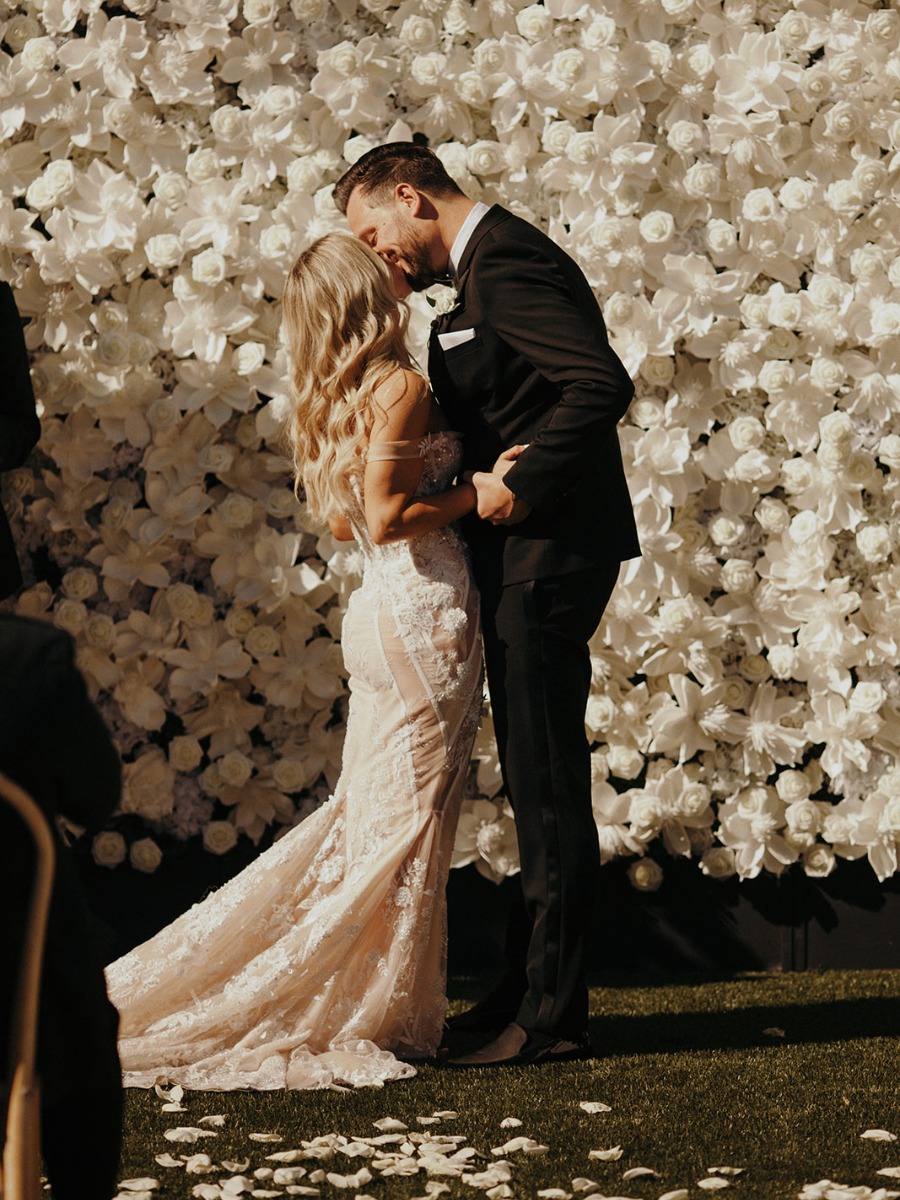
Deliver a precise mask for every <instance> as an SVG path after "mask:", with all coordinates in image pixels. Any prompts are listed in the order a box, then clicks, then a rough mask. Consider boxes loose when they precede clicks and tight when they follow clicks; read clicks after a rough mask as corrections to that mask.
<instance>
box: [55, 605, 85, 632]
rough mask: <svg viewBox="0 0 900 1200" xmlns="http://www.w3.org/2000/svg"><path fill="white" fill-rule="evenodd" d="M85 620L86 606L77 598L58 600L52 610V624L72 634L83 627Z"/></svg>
mask: <svg viewBox="0 0 900 1200" xmlns="http://www.w3.org/2000/svg"><path fill="white" fill-rule="evenodd" d="M86 621H87V608H85V606H84V605H83V604H81V603H80V602H79V601H78V600H68V599H66V600H60V602H59V604H57V606H56V608H55V609H54V610H53V624H54V625H56V627H57V628H58V629H65V630H66V632H67V633H71V634H72V635H73V636H74V635H75V634H76V633H78V631H79V630H80V629H83V628H84V624H85V622H86Z"/></svg>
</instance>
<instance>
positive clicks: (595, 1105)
mask: <svg viewBox="0 0 900 1200" xmlns="http://www.w3.org/2000/svg"><path fill="white" fill-rule="evenodd" d="M578 1107H579V1108H583V1109H584V1111H585V1112H586V1113H605V1112H612V1109H611V1108H610V1107H609V1105H608V1104H604V1103H603V1101H602V1100H582V1101H581V1102H580V1103H579V1105H578Z"/></svg>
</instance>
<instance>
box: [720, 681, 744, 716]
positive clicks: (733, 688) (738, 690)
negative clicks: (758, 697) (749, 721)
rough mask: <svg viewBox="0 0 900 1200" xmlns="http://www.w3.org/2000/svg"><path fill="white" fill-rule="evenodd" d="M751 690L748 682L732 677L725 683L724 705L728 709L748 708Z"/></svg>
mask: <svg viewBox="0 0 900 1200" xmlns="http://www.w3.org/2000/svg"><path fill="white" fill-rule="evenodd" d="M749 690H750V689H749V687H748V685H747V682H746V680H744V679H738V678H737V676H736V675H730V676H729V677H728V678H727V679H726V680H725V681H724V691H723V692H722V703H723V704H725V705H726V706H727V707H728V708H746V706H747V696H748V693H749Z"/></svg>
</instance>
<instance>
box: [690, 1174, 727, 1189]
mask: <svg viewBox="0 0 900 1200" xmlns="http://www.w3.org/2000/svg"><path fill="white" fill-rule="evenodd" d="M697 1187H699V1188H703V1189H704V1191H707V1192H715V1191H717V1190H718V1189H720V1188H727V1187H731V1184H730V1183H729V1182H728V1180H727V1179H723V1178H722V1176H721V1175H710V1176H709V1177H708V1178H706V1179H698V1180H697Z"/></svg>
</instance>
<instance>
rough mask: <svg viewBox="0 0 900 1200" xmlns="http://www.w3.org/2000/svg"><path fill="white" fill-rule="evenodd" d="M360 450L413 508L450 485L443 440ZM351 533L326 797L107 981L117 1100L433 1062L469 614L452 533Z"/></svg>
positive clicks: (473, 670)
mask: <svg viewBox="0 0 900 1200" xmlns="http://www.w3.org/2000/svg"><path fill="white" fill-rule="evenodd" d="M376 449H377V452H378V457H379V458H382V459H384V458H404V457H409V456H412V455H421V456H422V458H423V480H422V485H421V487H420V491H421V492H423V493H424V492H437V491H440V490H442V489H444V488H446V487H447V485H448V483H449V481H450V480H451V479H452V478H453V476H454V475H455V473H456V472H457V470H458V469H459V462H460V452H459V441H458V437H457V435H455V434H451V433H446V432H441V433H434V434H427V435H426V436H425V437H424V438H421V439H417V440H416V441H414V442H402V443H390V444H387V445H379V446H378V447H377V448H376V447H373V448H372V451H371V452H370V458H374V457H375V452H376ZM358 501H359V497H358ZM360 503H361V502H360ZM351 524H352V525H353V526H354V530H355V531H356V533H357V536H358V540H359V544H360V547H361V549H362V553H363V555H364V564H365V565H364V572H363V582H362V585H361V586H360V587H359V588H358V590H357V591H356V592H354V594H353V595H352V596H351V599H350V603H349V606H348V609H347V613H346V616H345V619H344V624H343V632H342V642H343V652H344V659H345V663H346V666H347V669H348V671H349V675H350V708H349V715H348V720H347V734H346V741H345V744H344V754H343V762H342V769H341V775H340V779H339V781H338V784H337V787H336V789H335V794H334V796H333V797H332V798H331V799H330V800H329V801H328V803H327V804H325V805H324V806H323V807H322V808H320V809H319V810H318V811H317V812H315V813H313V814H312V815H311V816H309V817H308V818H307V819H306V820H305V821H303V823H302V824H300V825H298V826H297V827H296V828H295V829H293V830H291V831H290V832H289V833H288V834H286V835H285V836H284V837H282V838H281V839H280V840H279V841H277V842H276V843H275V844H274V845H273V846H272V847H271V848H270V849H269V850H267V851H266V852H265V853H264V854H262V855H261V856H260V857H259V858H258V859H257V860H256V861H254V862H253V863H251V865H250V866H248V867H247V868H246V869H245V870H244V871H242V872H241V874H240V875H238V876H237V877H236V878H234V879H233V880H231V881H230V882H229V883H228V884H226V885H225V886H224V887H223V888H221V889H220V890H219V891H217V892H215V893H214V894H212V895H211V896H209V897H208V898H207V899H206V900H204V901H202V902H201V903H200V904H197V905H195V906H194V907H193V908H192V909H190V910H189V911H188V912H187V913H185V914H184V915H183V916H181V917H179V918H178V919H177V920H176V921H175V922H173V924H171V925H169V926H168V927H167V928H166V929H164V930H162V931H161V932H160V933H158V934H157V935H156V936H155V937H153V938H152V939H151V940H150V941H148V942H145V943H144V944H143V945H142V946H139V947H138V948H137V949H135V950H133V951H132V952H131V953H129V954H127V955H125V957H123V958H121V959H119V960H118V961H117V962H115V963H113V964H112V965H111V966H110V967H109V968H108V969H107V982H108V986H109V992H110V998H111V1000H112V1001H113V1003H114V1004H115V1006H116V1007H117V1008H118V1010H119V1013H120V1016H121V1028H120V1046H119V1048H120V1054H121V1057H122V1065H123V1070H124V1077H125V1084H126V1086H131V1087H135V1086H136V1087H149V1086H152V1085H153V1084H154V1083H155V1082H158V1081H161V1080H167V1081H171V1082H176V1083H181V1084H183V1085H184V1086H185V1087H187V1088H193V1089H215V1090H231V1089H235V1088H263V1089H269V1088H314V1087H325V1086H328V1085H330V1084H331V1083H333V1082H337V1081H340V1082H343V1083H350V1084H353V1085H356V1086H364V1085H366V1084H371V1083H375V1082H378V1081H382V1080H388V1079H398V1078H403V1077H406V1076H410V1075H414V1074H415V1068H414V1067H413V1066H412V1065H411V1064H410V1063H409V1062H406V1061H403V1060H404V1059H406V1058H410V1057H420V1056H427V1055H430V1054H432V1053H433V1052H434V1051H435V1050H436V1049H437V1046H438V1043H439V1041H440V1037H441V1031H442V1025H443V1019H444V1013H445V1008H446V1001H445V959H446V929H445V926H446V903H445V895H444V888H445V884H446V879H447V871H448V868H449V863H450V853H451V849H452V846H453V839H454V833H455V828H456V822H457V816H458V810H459V804H460V799H461V795H462V790H463V784H464V780H465V775H466V770H467V766H468V762H469V755H470V751H471V746H472V741H473V738H474V735H475V730H476V727H477V724H478V717H479V709H480V700H481V645H480V637H479V632H478V596H477V592H476V591H475V589H474V586H473V584H472V582H471V577H470V574H469V568H468V564H467V561H466V558H465V554H464V551H463V549H462V544H461V541H460V539H459V536H458V535H457V533H456V531H455V530H454V529H452V528H447V529H442V530H439V531H437V532H434V533H429V534H425V535H424V536H421V537H418V538H415V539H412V540H409V541H399V542H393V543H390V544H388V545H384V546H378V545H375V544H373V542H372V541H371V539H370V538H369V537H368V535H367V533H366V529H365V523H364V521H363V518H362V511H361V508H360V510H359V511H358V512H357V513H356V514H355V515H353V516H351Z"/></svg>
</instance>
